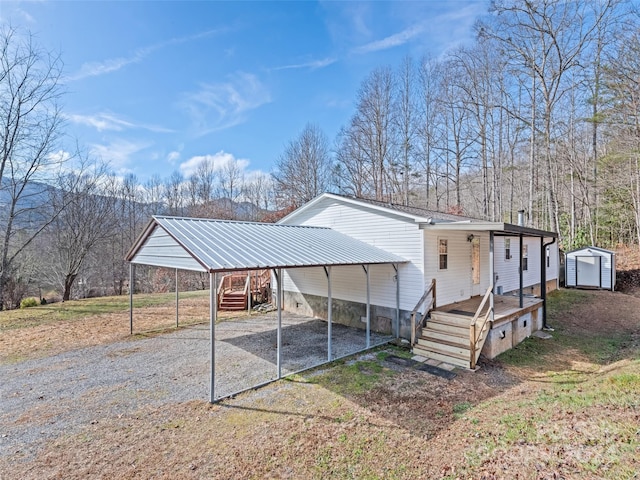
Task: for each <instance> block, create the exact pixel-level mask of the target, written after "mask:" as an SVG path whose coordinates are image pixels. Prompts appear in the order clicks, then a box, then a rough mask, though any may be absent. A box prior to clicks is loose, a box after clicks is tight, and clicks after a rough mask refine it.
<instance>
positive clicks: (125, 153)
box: [90, 139, 151, 173]
mask: <svg viewBox="0 0 640 480" xmlns="http://www.w3.org/2000/svg"><path fill="white" fill-rule="evenodd" d="M150 146H151V143H149V142H130V141H128V140H122V139H117V140H114V141H112V142H110V143H108V144H93V145H91V146H90V153H91V154H92V155H95V156H96V157H98V158H100V159H101V160H103V161H104V162H106V163H108V164H109V166H110V167H111V168H112V169H113V170H114V171H116V172H117V173H126V172H130V171H131V168H130V167H129V165H130V163H131V160H132V156H133V155H135V154H136V153H138V152H140V151H141V150H144V149H145V148H148V147H150Z"/></svg>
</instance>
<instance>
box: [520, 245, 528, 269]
mask: <svg viewBox="0 0 640 480" xmlns="http://www.w3.org/2000/svg"><path fill="white" fill-rule="evenodd" d="M522 270H523V271H526V270H529V245H522Z"/></svg>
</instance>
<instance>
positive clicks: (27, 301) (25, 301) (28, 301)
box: [20, 297, 38, 308]
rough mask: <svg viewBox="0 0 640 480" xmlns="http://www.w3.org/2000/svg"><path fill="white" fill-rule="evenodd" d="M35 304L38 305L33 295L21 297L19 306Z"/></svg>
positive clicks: (33, 305)
mask: <svg viewBox="0 0 640 480" xmlns="http://www.w3.org/2000/svg"><path fill="white" fill-rule="evenodd" d="M36 305H38V300H37V299H35V298H33V297H27V298H23V299H22V301H21V302H20V308H29V307H35V306H36Z"/></svg>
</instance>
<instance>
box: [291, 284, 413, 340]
mask: <svg viewBox="0 0 640 480" xmlns="http://www.w3.org/2000/svg"><path fill="white" fill-rule="evenodd" d="M283 297H284V301H283V308H284V310H286V311H288V312H294V313H298V314H300V315H305V316H308V317H316V318H320V319H322V320H327V297H323V296H320V295H311V294H308V293H301V292H292V291H288V290H285V291H284V292H283ZM331 303H332V307H331V309H332V312H331V321H332V322H334V323H340V324H342V325H346V326H348V327H353V328H361V329H363V330H364V329H365V328H366V319H367V317H366V315H367V304H366V303H360V302H352V301H349V300H340V299H337V298H332V300H331ZM395 318H396V308H395V307H383V306H381V305H374V304H373V303H372V304H371V331H372V332H377V333H383V334H388V335H393V334H394V333H395V329H394V323H395ZM410 318H411V312H408V311H406V310H402V309H401V310H400V337H401V338H406V339H408V338H410V336H411V331H410V328H409V325H410Z"/></svg>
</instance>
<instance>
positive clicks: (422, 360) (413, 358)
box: [411, 355, 427, 363]
mask: <svg viewBox="0 0 640 480" xmlns="http://www.w3.org/2000/svg"><path fill="white" fill-rule="evenodd" d="M411 360H414V361H416V362H420V363H424V362H426V361H427V358H426V357H423V356H421V355H415V356H413V357H411Z"/></svg>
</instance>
